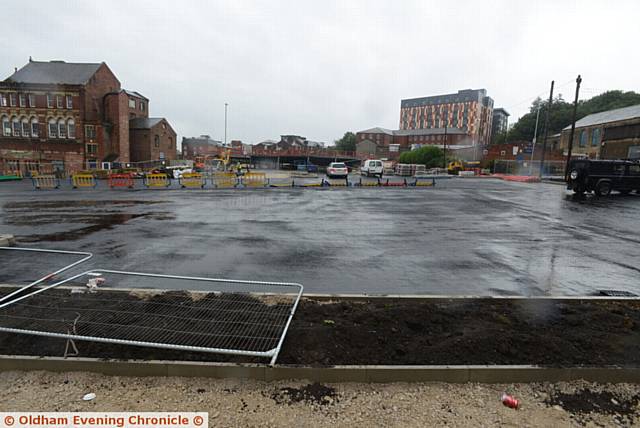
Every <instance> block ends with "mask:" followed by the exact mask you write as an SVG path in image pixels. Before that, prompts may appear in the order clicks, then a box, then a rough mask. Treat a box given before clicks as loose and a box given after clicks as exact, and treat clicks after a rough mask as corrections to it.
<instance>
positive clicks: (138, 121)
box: [129, 117, 164, 129]
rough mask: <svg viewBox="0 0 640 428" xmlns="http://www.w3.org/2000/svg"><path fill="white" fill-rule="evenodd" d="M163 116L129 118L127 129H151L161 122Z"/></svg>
mask: <svg viewBox="0 0 640 428" xmlns="http://www.w3.org/2000/svg"><path fill="white" fill-rule="evenodd" d="M162 119H164V118H163V117H136V118H135V119H131V120H129V129H151V128H153V127H154V126H156V125H157V124H158V123H160V122H162Z"/></svg>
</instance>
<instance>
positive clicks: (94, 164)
mask: <svg viewBox="0 0 640 428" xmlns="http://www.w3.org/2000/svg"><path fill="white" fill-rule="evenodd" d="M148 102H149V100H148V99H147V98H146V97H144V96H143V95H141V94H139V93H138V92H133V91H127V90H124V89H122V87H121V84H120V81H119V80H118V78H117V77H116V76H115V75H114V73H113V72H112V71H111V69H109V67H108V66H107V64H105V63H104V62H102V63H67V62H64V61H49V62H44V61H32V60H31V59H30V60H29V62H28V63H27V64H26V65H25V66H24V67H22V68H21V69H19V70H18V69H16V70H15V72H14V73H13V74H12V75H11V76H9V77H8V78H7V79H5V80H4V81H2V82H0V122H1V123H2V133H1V134H0V169H2V170H12V171H19V172H22V173H25V172H28V171H34V170H36V171H40V172H54V171H52V170H57V171H61V172H62V171H64V172H74V171H78V170H82V169H86V168H100V167H101V166H102V164H103V163H104V162H109V163H112V162H115V163H121V164H124V163H128V162H130V161H131V151H132V148H131V146H130V132H129V121H130V120H132V119H135V118H146V117H148Z"/></svg>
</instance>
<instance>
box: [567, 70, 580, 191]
mask: <svg viewBox="0 0 640 428" xmlns="http://www.w3.org/2000/svg"><path fill="white" fill-rule="evenodd" d="M580 83H582V77H580V75H579V74H578V78H577V79H576V98H575V99H574V100H573V115H572V117H571V133H570V134H569V147H568V149H567V165H566V166H565V167H564V179H565V181H566V180H567V174H568V173H569V163H570V162H571V151H572V149H573V134H574V133H575V132H576V114H577V113H578V94H579V93H580Z"/></svg>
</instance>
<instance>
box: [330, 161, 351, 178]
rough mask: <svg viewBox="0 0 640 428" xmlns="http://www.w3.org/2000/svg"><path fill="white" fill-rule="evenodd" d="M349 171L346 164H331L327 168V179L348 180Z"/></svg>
mask: <svg viewBox="0 0 640 428" xmlns="http://www.w3.org/2000/svg"><path fill="white" fill-rule="evenodd" d="M348 175H349V169H348V168H347V165H345V163H344V162H331V163H330V164H329V166H328V167H327V177H329V178H347V176H348Z"/></svg>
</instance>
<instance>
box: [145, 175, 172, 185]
mask: <svg viewBox="0 0 640 428" xmlns="http://www.w3.org/2000/svg"><path fill="white" fill-rule="evenodd" d="M144 185H145V186H147V187H169V186H171V179H170V178H169V176H168V175H167V174H163V173H157V174H147V175H145V176H144Z"/></svg>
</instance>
